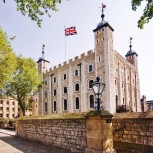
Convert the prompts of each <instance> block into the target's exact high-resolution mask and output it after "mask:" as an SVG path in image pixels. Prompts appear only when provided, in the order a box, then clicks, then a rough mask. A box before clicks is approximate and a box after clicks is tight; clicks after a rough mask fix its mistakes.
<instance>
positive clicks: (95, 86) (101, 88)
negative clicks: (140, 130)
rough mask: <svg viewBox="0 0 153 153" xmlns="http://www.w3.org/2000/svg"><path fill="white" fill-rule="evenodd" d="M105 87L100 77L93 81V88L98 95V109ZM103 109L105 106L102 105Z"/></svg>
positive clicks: (98, 108) (97, 108)
mask: <svg viewBox="0 0 153 153" xmlns="http://www.w3.org/2000/svg"><path fill="white" fill-rule="evenodd" d="M104 88H105V83H102V82H100V78H99V77H96V81H95V82H93V83H92V89H93V91H94V94H95V96H96V104H97V106H96V110H100V104H101V103H102V102H101V96H102V93H103V91H104ZM102 109H103V106H102Z"/></svg>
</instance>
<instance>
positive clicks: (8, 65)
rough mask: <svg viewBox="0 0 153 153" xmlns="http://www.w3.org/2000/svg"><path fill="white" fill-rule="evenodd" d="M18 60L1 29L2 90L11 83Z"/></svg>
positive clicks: (0, 67) (0, 70) (0, 83)
mask: <svg viewBox="0 0 153 153" xmlns="http://www.w3.org/2000/svg"><path fill="white" fill-rule="evenodd" d="M15 64H16V58H15V54H14V53H13V51H12V48H11V45H10V43H9V42H8V40H7V36H6V34H5V33H4V32H3V30H2V29H1V28H0V90H1V89H3V87H4V85H5V83H6V82H8V81H10V79H11V74H12V73H13V71H14V69H15Z"/></svg>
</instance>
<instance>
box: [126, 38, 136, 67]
mask: <svg viewBox="0 0 153 153" xmlns="http://www.w3.org/2000/svg"><path fill="white" fill-rule="evenodd" d="M129 47H130V50H129V51H128V52H127V53H126V55H125V57H126V60H127V61H128V62H130V63H131V64H132V65H133V66H135V68H136V69H138V63H137V57H138V54H137V53H136V52H135V51H133V50H132V37H130V46H129Z"/></svg>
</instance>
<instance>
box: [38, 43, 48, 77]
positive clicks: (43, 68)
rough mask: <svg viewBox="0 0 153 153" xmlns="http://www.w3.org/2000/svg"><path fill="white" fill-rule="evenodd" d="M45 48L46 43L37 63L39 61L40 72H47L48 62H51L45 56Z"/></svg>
mask: <svg viewBox="0 0 153 153" xmlns="http://www.w3.org/2000/svg"><path fill="white" fill-rule="evenodd" d="M44 48H45V45H44V44H43V46H42V56H41V57H40V58H39V59H38V61H37V63H38V72H39V74H41V75H42V74H43V73H44V72H46V70H47V64H48V63H50V62H49V61H47V60H45V56H44V53H45V52H44Z"/></svg>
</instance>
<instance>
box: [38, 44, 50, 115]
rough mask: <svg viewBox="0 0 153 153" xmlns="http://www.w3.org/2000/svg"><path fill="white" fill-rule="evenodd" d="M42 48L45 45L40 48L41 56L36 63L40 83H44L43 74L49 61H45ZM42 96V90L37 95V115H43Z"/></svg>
mask: <svg viewBox="0 0 153 153" xmlns="http://www.w3.org/2000/svg"><path fill="white" fill-rule="evenodd" d="M44 48H45V45H44V44H43V46H42V56H41V57H40V58H39V59H38V61H37V63H38V73H39V74H40V75H41V77H42V82H43V81H44V78H43V74H44V73H45V72H46V70H47V69H48V68H47V64H48V63H50V62H49V61H47V60H46V59H45V57H44ZM43 96H44V94H43V88H42V89H41V90H40V91H39V94H38V114H40V115H41V114H43V110H44V102H43V100H44V97H43Z"/></svg>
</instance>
